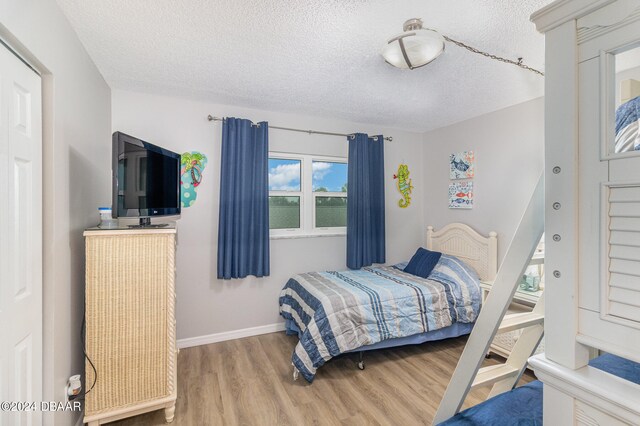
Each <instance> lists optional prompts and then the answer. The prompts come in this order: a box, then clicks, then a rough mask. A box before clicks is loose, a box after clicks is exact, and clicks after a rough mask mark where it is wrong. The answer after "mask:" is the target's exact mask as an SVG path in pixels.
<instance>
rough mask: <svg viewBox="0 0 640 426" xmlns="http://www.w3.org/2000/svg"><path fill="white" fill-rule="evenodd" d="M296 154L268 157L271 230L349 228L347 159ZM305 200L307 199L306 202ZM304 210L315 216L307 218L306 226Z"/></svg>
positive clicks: (311, 230)
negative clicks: (334, 159) (329, 159)
mask: <svg viewBox="0 0 640 426" xmlns="http://www.w3.org/2000/svg"><path fill="white" fill-rule="evenodd" d="M295 157H297V158H284V156H282V157H281V156H280V155H274V156H273V157H270V158H269V191H270V195H269V227H270V228H271V229H272V230H289V231H291V230H296V229H297V230H298V231H297V232H302V233H305V232H306V233H308V232H316V230H322V229H330V228H332V229H335V228H344V227H346V220H347V177H348V175H347V170H348V166H347V163H346V159H345V162H338V161H327V160H324V159H314V158H313V157H312V156H308V155H302V156H299V155H295ZM303 175H304V176H305V178H304V179H303V178H302V176H303ZM309 178H310V179H309ZM307 179H308V180H307ZM303 180H304V182H303ZM283 192H288V193H290V195H289V194H283ZM303 199H306V200H307V201H306V202H305V203H303V202H302V201H303ZM308 209H312V212H311V213H309V210H308ZM305 211H306V212H307V213H304V212H305ZM303 213H304V214H305V215H306V217H307V218H308V219H311V218H312V219H313V220H312V221H311V222H310V221H309V220H307V221H306V223H308V225H305V226H303V224H302V216H303ZM303 228H304V229H303Z"/></svg>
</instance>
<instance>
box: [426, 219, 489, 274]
mask: <svg viewBox="0 0 640 426" xmlns="http://www.w3.org/2000/svg"><path fill="white" fill-rule="evenodd" d="M427 249H429V250H434V251H439V252H442V253H445V254H450V255H452V256H456V257H458V258H460V259H461V260H463V261H464V262H465V263H466V264H467V265H469V266H471V267H472V268H473V269H475V270H476V272H477V273H478V275H480V279H481V280H482V281H493V280H494V279H495V278H496V273H497V272H498V234H496V233H495V232H489V236H488V237H483V236H482V235H480V234H478V233H477V232H476V231H474V230H473V229H471V227H469V226H467V225H465V224H464V223H450V224H449V225H447V226H445V227H444V228H442V229H441V230H439V231H434V229H433V226H428V227H427Z"/></svg>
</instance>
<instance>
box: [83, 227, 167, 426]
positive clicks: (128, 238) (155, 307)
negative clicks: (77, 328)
mask: <svg viewBox="0 0 640 426" xmlns="http://www.w3.org/2000/svg"><path fill="white" fill-rule="evenodd" d="M84 236H85V242H86V292H85V304H86V308H85V309H86V313H85V315H86V351H87V355H88V356H89V358H90V359H91V361H92V362H93V365H94V366H95V369H96V373H97V374H94V371H93V368H92V366H91V364H90V363H89V362H86V368H85V371H86V386H87V388H89V387H91V385H92V383H93V382H94V379H95V386H94V387H93V389H92V390H91V391H90V392H89V393H88V394H87V395H86V404H85V418H84V422H85V423H88V424H89V425H90V426H93V425H100V424H103V423H107V422H112V421H115V420H118V419H122V418H126V417H131V416H134V415H137V414H141V413H145V412H148V411H153V410H158V409H164V410H165V417H166V420H167V422H171V421H172V420H173V417H174V411H175V403H176V385H177V377H176V370H177V368H176V367H177V349H176V328H175V245H176V229H175V227H167V228H153V229H114V230H102V229H97V228H95V229H88V230H86V231H85V233H84Z"/></svg>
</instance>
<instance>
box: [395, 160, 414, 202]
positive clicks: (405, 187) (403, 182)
mask: <svg viewBox="0 0 640 426" xmlns="http://www.w3.org/2000/svg"><path fill="white" fill-rule="evenodd" d="M393 178H394V179H397V180H398V181H397V182H396V186H397V187H398V191H400V194H402V200H400V201H398V206H400V208H402V209H406V208H407V207H409V204H411V190H412V189H413V186H412V185H411V179H409V167H408V166H407V165H406V164H400V165H399V166H398V174H395V175H393Z"/></svg>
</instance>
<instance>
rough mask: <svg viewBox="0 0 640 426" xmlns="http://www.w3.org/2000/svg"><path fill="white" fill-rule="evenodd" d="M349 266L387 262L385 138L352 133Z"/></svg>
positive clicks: (349, 192)
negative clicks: (353, 134) (385, 234)
mask: <svg viewBox="0 0 640 426" xmlns="http://www.w3.org/2000/svg"><path fill="white" fill-rule="evenodd" d="M348 174H349V176H348V181H347V194H348V196H347V266H348V267H349V268H351V269H359V268H362V267H363V266H369V265H371V264H372V263H384V262H385V236H384V233H385V228H384V138H383V137H382V135H380V136H376V137H371V138H370V137H368V136H367V135H365V134H363V133H356V134H355V136H354V137H349V172H348Z"/></svg>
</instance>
